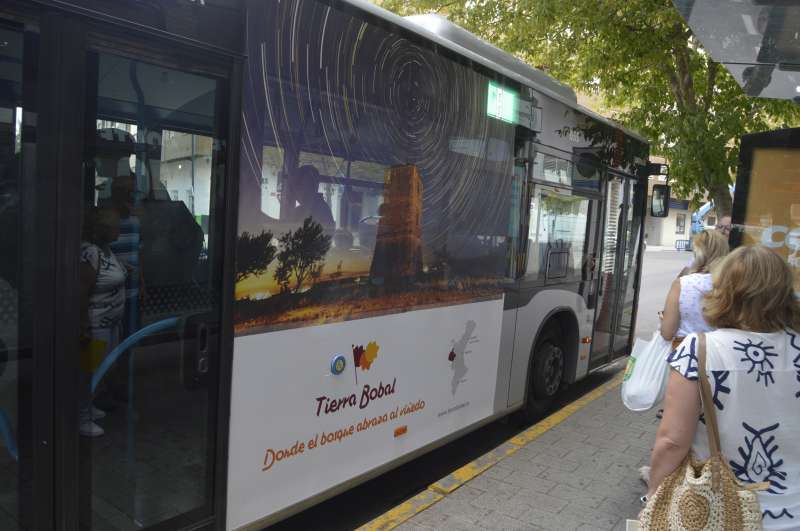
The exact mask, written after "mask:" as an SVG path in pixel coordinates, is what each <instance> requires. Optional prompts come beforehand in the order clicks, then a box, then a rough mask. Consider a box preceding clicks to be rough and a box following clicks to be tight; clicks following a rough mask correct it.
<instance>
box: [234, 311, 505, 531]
mask: <svg viewBox="0 0 800 531" xmlns="http://www.w3.org/2000/svg"><path fill="white" fill-rule="evenodd" d="M502 313H503V301H502V299H498V300H494V301H486V302H478V303H473V304H464V305H459V306H455V307H450V308H438V309H429V310H421V311H418V312H410V313H401V314H394V315H387V316H383V317H377V318H374V319H369V320H357V321H348V322H344V323H333V324H328V325H323V326H317V327H310V328H306V329H303V330H302V331H299V330H284V331H278V332H273V333H270V334H269V336H268V337H269V341H264V336H255V335H249V336H244V337H239V338H237V339H236V342H235V357H234V365H233V390H232V397H231V425H230V454H229V455H230V457H229V463H228V485H229V488H228V513H227V514H228V524H227V527H228V529H237V528H239V527H241V526H243V525H245V524H247V523H249V522H253V521H256V520H258V519H260V518H264V517H266V516H269V515H271V514H273V513H275V512H277V511H279V510H281V509H283V508H285V507H289V506H291V505H293V504H295V503H298V502H300V501H302V500H305V499H307V498H310V497H312V496H315V495H317V494H319V493H320V492H323V491H325V490H326V489H329V488H331V487H334V486H336V485H338V484H340V483H342V482H344V481H347V480H349V479H351V478H353V477H354V476H356V475H358V474H360V473H363V472H367V471H369V470H372V469H374V468H376V467H379V466H381V465H383V464H385V463H388V462H390V461H392V460H394V459H396V458H398V457H400V456H402V455H405V454H407V453H409V452H412V451H414V450H416V449H418V448H420V447H423V446H425V445H426V444H429V443H432V442H434V441H436V440H438V439H440V438H442V437H444V436H446V435H448V434H451V433H453V432H455V431H458V430H460V429H462V428H466V427H468V426H470V425H471V424H473V423H475V422H477V421H480V420H482V419H484V418H486V417H488V416H490V415H491V414H492V413H493V412H494V411H493V404H494V395H495V387H496V381H497V367H498V353H499V349H500V329H501V321H502ZM412 330H413V333H410V331H412ZM287 382H291V385H286V383H287Z"/></svg>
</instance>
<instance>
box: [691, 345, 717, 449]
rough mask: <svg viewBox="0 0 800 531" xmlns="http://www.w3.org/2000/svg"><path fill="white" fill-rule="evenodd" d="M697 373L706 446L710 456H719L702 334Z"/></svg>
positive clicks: (715, 421)
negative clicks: (705, 430) (704, 421)
mask: <svg viewBox="0 0 800 531" xmlns="http://www.w3.org/2000/svg"><path fill="white" fill-rule="evenodd" d="M697 342H698V352H697V373H698V375H699V381H700V398H701V401H702V402H703V414H704V415H705V417H706V429H707V430H708V445H709V449H710V450H711V455H721V454H722V445H721V444H720V441H719V426H718V425H717V412H716V410H715V409H714V400H713V398H712V396H713V395H712V394H711V384H709V383H708V374H707V372H706V357H707V356H706V335H705V333H703V332H700V333H699V334H697Z"/></svg>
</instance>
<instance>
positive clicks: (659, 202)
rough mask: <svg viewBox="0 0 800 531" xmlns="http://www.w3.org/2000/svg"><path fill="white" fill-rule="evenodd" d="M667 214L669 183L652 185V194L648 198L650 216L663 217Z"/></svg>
mask: <svg viewBox="0 0 800 531" xmlns="http://www.w3.org/2000/svg"><path fill="white" fill-rule="evenodd" d="M668 215H669V185H667V184H656V185H653V196H652V197H651V198H650V216H652V217H654V218H665V217H667V216H668Z"/></svg>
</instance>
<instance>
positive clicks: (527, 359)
mask: <svg viewBox="0 0 800 531" xmlns="http://www.w3.org/2000/svg"><path fill="white" fill-rule="evenodd" d="M0 43H2V46H0V141H1V142H2V147H0V176H1V177H0V178H1V179H2V180H0V217H2V221H1V222H0V245H2V250H0V266H2V268H1V269H0V341H1V342H2V343H0V355H1V359H0V438H1V439H2V440H0V478H2V481H0V489H3V490H2V496H0V527H1V528H3V529H103V530H105V529H139V528H152V529H183V528H191V529H199V528H207V529H260V528H262V527H264V526H265V525H268V524H270V523H273V522H276V521H279V520H281V519H284V518H286V517H287V516H289V515H291V514H293V513H296V512H298V511H300V510H302V509H304V508H306V507H309V506H310V505H312V504H315V503H318V502H319V501H321V500H322V499H325V498H328V497H331V496H333V495H334V494H336V493H338V492H341V491H343V490H346V489H348V488H351V487H352V486H354V485H355V484H356V483H358V482H362V481H365V480H366V479H368V478H371V477H376V476H379V475H380V474H381V473H382V472H385V471H387V470H388V469H390V468H392V467H395V466H397V465H399V464H400V463H403V462H407V461H410V460H411V459H413V458H415V457H416V456H419V455H420V454H422V453H424V452H426V451H429V450H431V449H432V448H434V447H436V446H439V445H442V444H444V443H445V442H447V441H449V440H452V439H453V438H455V437H458V436H460V435H463V434H465V433H467V432H469V431H471V430H474V429H476V428H478V427H479V426H481V425H484V424H486V423H488V422H491V421H492V420H494V419H497V418H500V417H502V416H504V415H508V414H510V413H514V412H517V413H518V414H519V415H520V416H522V417H524V418H527V420H529V421H532V420H534V419H536V418H538V417H539V416H541V415H542V414H543V413H545V412H546V411H547V407H548V404H549V403H550V401H551V400H552V399H553V397H554V396H555V395H556V394H557V393H558V392H559V390H561V389H562V388H563V387H565V386H567V385H569V384H571V383H572V382H575V381H577V380H580V379H581V378H583V377H585V376H586V375H587V374H588V373H590V372H591V371H593V370H595V369H597V368H600V367H602V366H604V365H607V364H608V363H609V362H611V361H612V360H614V359H615V358H617V357H619V356H622V355H625V354H626V353H627V352H628V350H629V347H630V345H631V341H632V338H633V324H634V322H635V317H636V302H637V293H638V287H639V277H640V268H641V256H642V241H643V216H644V214H645V203H646V195H647V173H648V164H647V159H648V149H649V148H648V144H647V142H646V141H645V140H644V139H643V138H641V137H639V136H637V135H636V134H634V133H631V132H629V131H626V130H624V129H623V128H621V127H619V126H618V125H616V124H614V123H613V122H611V121H609V120H607V119H604V118H602V117H600V116H597V115H596V114H594V113H592V112H590V111H589V110H587V109H585V108H583V107H581V106H580V105H579V104H578V103H577V98H576V95H575V93H574V92H573V91H572V90H571V89H569V88H568V87H566V86H564V85H562V84H560V83H558V82H557V81H555V80H553V79H551V78H550V77H548V76H547V75H545V74H544V73H542V72H541V71H538V70H536V69H534V68H531V67H530V66H528V65H526V64H525V63H523V62H521V61H519V60H517V59H516V58H514V57H512V56H510V55H508V54H506V53H504V52H502V51H500V50H499V49H497V48H494V47H493V46H491V45H489V44H487V43H485V42H483V41H481V40H480V39H478V38H476V37H475V36H473V35H471V34H469V33H468V32H466V31H464V30H463V29H461V28H458V27H456V26H454V25H453V24H451V23H449V22H448V21H447V20H446V19H444V18H442V17H439V16H433V15H429V16H419V17H410V18H405V19H404V18H401V17H398V16H395V15H393V14H390V13H388V12H386V11H384V10H381V9H379V8H377V7H375V6H373V5H371V4H368V3H365V2H363V1H361V0H282V1H278V0H253V1H234V0H205V1H199V2H198V1H189V0H161V1H151V0H128V1H123V2H113V3H112V2H106V1H103V0H69V1H56V0H52V1H50V0H37V1H28V0H8V1H5V2H3V5H2V7H0Z"/></svg>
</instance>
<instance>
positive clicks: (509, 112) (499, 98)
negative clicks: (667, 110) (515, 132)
mask: <svg viewBox="0 0 800 531" xmlns="http://www.w3.org/2000/svg"><path fill="white" fill-rule="evenodd" d="M486 114H487V115H489V116H491V117H492V118H497V119H498V120H503V121H504V122H508V123H510V124H513V123H515V122H516V121H517V93H516V92H514V91H513V90H509V89H507V88H504V87H501V86H500V85H496V84H494V83H489V99H488V102H487V107H486Z"/></svg>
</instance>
